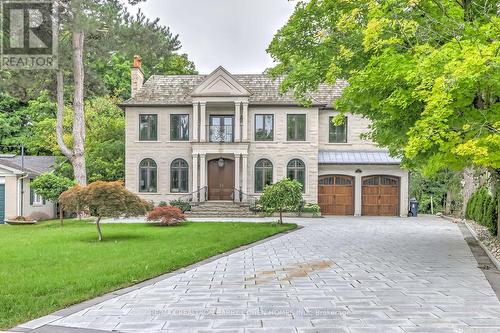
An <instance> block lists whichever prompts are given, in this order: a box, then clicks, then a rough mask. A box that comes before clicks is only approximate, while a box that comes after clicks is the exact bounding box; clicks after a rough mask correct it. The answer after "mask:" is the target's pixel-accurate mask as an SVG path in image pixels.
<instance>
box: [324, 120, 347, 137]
mask: <svg viewBox="0 0 500 333" xmlns="http://www.w3.org/2000/svg"><path fill="white" fill-rule="evenodd" d="M332 120H333V117H330V123H329V124H330V125H329V127H330V131H329V132H330V133H329V140H328V141H329V142H330V143H346V142H347V117H345V119H344V122H343V123H342V124H341V125H339V126H336V125H334V124H333V122H332Z"/></svg>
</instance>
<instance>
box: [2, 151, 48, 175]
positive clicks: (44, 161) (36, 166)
mask: <svg viewBox="0 0 500 333" xmlns="http://www.w3.org/2000/svg"><path fill="white" fill-rule="evenodd" d="M55 162H56V158H55V157H54V156H24V168H23V167H22V165H23V162H22V158H21V156H10V155H0V165H4V166H6V167H10V168H13V169H18V170H20V171H23V172H28V173H31V174H34V175H39V174H41V173H44V172H48V171H52V170H54V165H55Z"/></svg>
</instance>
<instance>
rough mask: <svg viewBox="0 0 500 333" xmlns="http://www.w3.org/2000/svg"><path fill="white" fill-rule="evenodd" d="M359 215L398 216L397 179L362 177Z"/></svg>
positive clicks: (389, 177)
mask: <svg viewBox="0 0 500 333" xmlns="http://www.w3.org/2000/svg"><path fill="white" fill-rule="evenodd" d="M361 204H362V207H361V214H362V215H371V216H398V215H399V178H397V177H391V176H383V175H382V176H369V177H363V183H362V198H361Z"/></svg>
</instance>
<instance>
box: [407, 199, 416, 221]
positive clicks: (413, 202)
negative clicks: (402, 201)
mask: <svg viewBox="0 0 500 333" xmlns="http://www.w3.org/2000/svg"><path fill="white" fill-rule="evenodd" d="M417 214H418V201H417V199H415V198H411V199H410V211H409V212H408V216H409V217H416V216H417Z"/></svg>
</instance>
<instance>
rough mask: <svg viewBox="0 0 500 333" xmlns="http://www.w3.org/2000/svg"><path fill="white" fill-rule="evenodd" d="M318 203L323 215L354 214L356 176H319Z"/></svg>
mask: <svg viewBox="0 0 500 333" xmlns="http://www.w3.org/2000/svg"><path fill="white" fill-rule="evenodd" d="M318 204H319V206H320V207H321V214H323V215H354V178H353V177H350V176H339V175H330V176H321V177H319V189H318Z"/></svg>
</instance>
